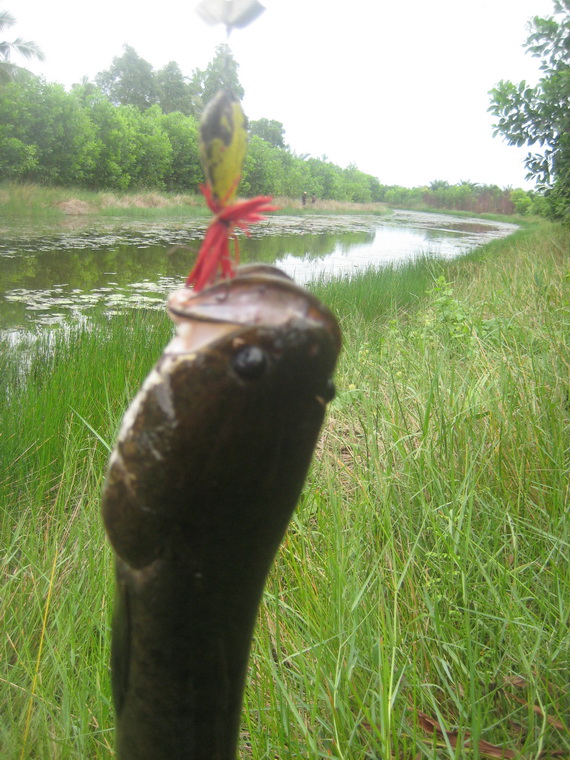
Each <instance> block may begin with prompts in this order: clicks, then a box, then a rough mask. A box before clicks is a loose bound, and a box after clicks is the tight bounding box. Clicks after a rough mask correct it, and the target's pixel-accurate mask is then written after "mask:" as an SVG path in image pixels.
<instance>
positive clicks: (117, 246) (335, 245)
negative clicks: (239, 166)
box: [0, 211, 517, 334]
mask: <svg viewBox="0 0 570 760" xmlns="http://www.w3.org/2000/svg"><path fill="white" fill-rule="evenodd" d="M207 223H208V220H207V219H193V220H188V219H185V220H180V219H179V220H171V221H168V222H164V221H161V222H160V223H157V222H145V221H140V220H137V221H125V220H122V221H117V220H115V221H113V222H110V221H108V220H97V221H95V222H94V221H86V220H85V218H81V219H77V218H69V220H66V221H65V222H63V223H60V224H57V225H56V224H49V225H41V224H34V225H31V226H28V227H25V226H22V225H20V226H18V227H16V226H12V225H6V224H3V223H2V221H1V220H0V330H2V331H4V332H6V331H7V332H9V333H16V334H17V333H19V332H20V331H22V330H24V331H27V330H30V329H32V330H33V329H34V328H36V327H41V326H46V325H53V324H58V323H61V322H68V321H70V319H71V320H72V321H82V320H84V319H85V318H86V317H87V316H88V314H89V310H90V309H93V308H94V307H99V308H102V309H103V310H104V311H105V312H106V313H108V314H114V313H118V312H122V311H125V310H126V309H132V308H156V309H161V308H163V306H164V299H165V296H166V295H167V294H168V293H169V292H170V291H171V290H173V289H174V288H178V287H180V286H181V285H182V284H183V282H184V279H185V277H186V275H187V274H188V272H189V270H190V269H191V267H192V265H193V263H194V260H195V257H196V252H197V250H198V248H199V246H200V241H201V239H202V238H203V235H204V230H205V228H206V225H207ZM515 229H517V227H516V226H515V225H513V224H504V223H500V222H487V221H482V220H479V219H465V218H461V219H457V218H455V217H449V216H445V215H441V214H428V213H420V212H411V211H394V213H393V214H392V215H390V216H388V217H377V216H344V215H342V216H332V215H331V216H305V217H294V216H275V217H273V218H270V219H267V221H265V222H262V223H261V224H258V225H255V226H254V227H252V230H251V232H252V236H251V238H246V237H244V236H243V235H242V236H240V252H241V261H242V262H250V261H263V262H267V263H272V264H276V266H278V267H280V268H281V269H283V270H284V271H285V272H287V273H288V274H290V275H291V276H293V277H294V278H295V279H296V280H297V282H299V283H301V284H308V283H310V281H311V280H313V279H315V278H322V277H325V278H328V277H339V276H345V277H346V276H351V275H353V274H355V273H358V272H361V271H363V270H366V269H368V268H369V267H375V268H380V267H382V266H385V265H386V264H388V263H393V262H403V261H406V260H410V259H413V258H415V257H417V256H419V255H425V254H428V255H431V256H440V257H444V258H452V257H454V256H458V255H461V254H463V253H466V252H468V251H470V250H472V249H473V248H475V247H476V246H478V245H481V244H483V243H486V242H488V241H489V240H492V239H494V238H499V237H504V236H506V235H509V234H510V233H511V232H513V231H514V230H515Z"/></svg>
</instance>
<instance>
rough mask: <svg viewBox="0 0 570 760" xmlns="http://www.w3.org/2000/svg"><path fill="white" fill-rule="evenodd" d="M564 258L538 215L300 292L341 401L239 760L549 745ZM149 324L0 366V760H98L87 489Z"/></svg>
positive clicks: (105, 631)
mask: <svg viewBox="0 0 570 760" xmlns="http://www.w3.org/2000/svg"><path fill="white" fill-rule="evenodd" d="M569 252H570V233H569V232H568V230H564V229H563V228H561V227H558V226H553V225H544V226H542V227H540V228H539V229H538V230H534V231H525V232H522V233H519V234H518V235H516V236H513V237H512V238H509V239H506V240H503V241H499V242H497V243H494V244H492V245H491V246H488V247H486V248H484V249H482V250H481V251H480V252H479V253H477V254H473V255H470V256H468V257H464V258H461V259H458V260H456V261H453V262H449V263H441V262H439V263H438V262H435V261H433V260H426V259H423V260H420V261H418V262H416V263H415V264H411V265H408V266H406V267H402V268H393V269H390V270H387V271H386V272H384V273H381V274H378V273H376V274H372V273H368V274H365V275H364V276H362V277H359V278H354V279H352V280H350V281H343V282H333V283H328V284H325V283H321V284H319V285H317V286H315V289H316V290H317V291H318V292H319V295H320V296H321V297H322V298H324V300H325V301H326V302H327V303H329V304H331V305H332V307H333V309H334V310H335V311H336V312H337V313H338V315H339V319H340V320H341V323H342V327H343V332H344V349H343V354H342V359H341V362H340V366H339V369H338V373H337V378H336V384H337V397H336V399H335V400H334V401H333V402H332V404H331V407H330V412H329V415H328V418H327V422H326V424H325V429H324V431H323V436H322V439H321V442H320V444H319V446H318V449H317V452H316V456H315V460H314V464H313V466H312V469H311V472H310V476H309V479H308V482H307V484H306V487H305V489H304V492H303V496H302V499H301V503H300V505H299V508H298V510H297V511H296V513H295V516H294V519H293V521H292V524H291V526H290V529H289V531H288V534H287V537H286V540H285V542H284V545H283V546H282V547H281V550H280V552H279V555H278V559H277V561H276V564H275V567H274V568H273V570H272V573H271V575H270V579H269V582H268V585H267V588H266V591H265V595H264V602H263V605H262V609H261V612H260V618H259V624H258V627H257V629H256V634H255V640H254V643H253V649H252V658H251V668H250V678H249V683H248V687H247V690H246V698H245V708H244V713H243V725H242V742H241V756H242V758H250V757H251V758H255V760H269V759H270V758H271V759H272V760H273V758H283V759H285V758H289V757H303V758H310V759H311V760H313V759H315V760H316V759H317V758H332V759H333V760H341V759H342V760H353V759H354V758H380V757H381V758H386V760H388V758H398V760H405V759H406V758H410V759H412V758H426V759H427V758H450V759H451V758H464V757H465V758H467V757H474V758H478V757H505V758H508V757H519V756H524V757H538V756H539V755H540V756H541V757H548V756H551V755H552V754H553V753H555V752H556V753H559V755H560V754H563V753H568V752H569V751H570V734H569V732H568V723H567V706H568V691H567V688H568V651H569V644H570V640H569V633H568V631H569V625H568V623H569V617H570V593H569V590H570V589H569V586H570V582H569V573H568V548H569V540H570V535H569V524H570V523H569V520H568V504H570V499H569V493H568V482H569V478H568V474H569V458H568V440H569V433H570V404H569V401H568V379H569V378H568V367H569V366H570V350H569V345H568V319H569V317H570V311H569V304H570V278H569V277H568V272H569V271H570V270H569V264H570V260H569V259H570V256H569ZM170 335H171V327H170V325H169V323H168V320H167V319H166V318H165V316H164V315H162V314H159V313H155V312H139V311H137V312H134V313H133V314H131V315H128V316H118V317H114V318H113V319H111V320H107V319H106V318H105V317H104V316H103V315H99V316H98V317H96V318H94V319H93V321H92V323H91V324H90V326H89V328H83V329H81V330H75V329H70V330H69V331H67V332H64V331H54V332H52V333H43V334H41V335H40V336H38V338H37V339H36V340H34V341H33V342H30V343H28V344H25V345H19V346H16V347H6V346H4V347H3V348H4V349H6V350H2V352H1V353H0V356H1V360H0V361H1V366H0V370H1V372H2V377H3V379H4V384H5V389H6V392H5V394H4V395H3V396H2V399H1V401H0V405H1V406H0V415H1V418H2V429H1V431H0V435H1V437H0V447H1V450H2V461H3V466H2V470H1V474H0V489H1V490H0V496H1V509H2V520H1V540H2V545H3V547H4V553H3V557H2V560H1V567H2V578H3V593H2V600H1V602H0V604H1V605H2V606H1V615H2V620H3V628H4V630H5V636H3V637H2V652H1V653H0V659H1V662H2V666H1V669H0V701H1V703H2V705H3V709H2V719H1V720H0V755H1V756H2V757H3V758H4V757H5V758H38V759H40V758H41V759H42V760H43V759H44V758H46V757H50V758H57V759H58V760H59V759H60V758H61V759H62V760H63V759H65V760H68V759H69V760H70V759H71V758H73V759H74V760H85V758H110V757H113V750H112V747H113V731H112V725H113V716H112V708H111V702H110V683H109V666H108V663H109V637H110V610H111V597H112V588H113V578H112V561H111V553H110V550H109V548H108V546H107V543H106V541H105V538H104V534H103V528H102V525H101V520H100V516H99V495H100V489H101V482H102V477H103V471H104V464H105V461H106V458H107V455H108V447H109V446H110V444H111V442H112V440H113V439H114V436H115V434H116V430H117V426H118V423H119V419H120V417H121V415H122V413H123V411H124V409H125V407H126V405H127V403H128V402H129V400H130V399H131V398H132V396H133V394H134V392H135V390H136V388H137V387H138V385H139V383H140V382H141V380H142V378H143V377H144V375H145V374H146V373H147V372H148V370H149V368H150V367H151V366H152V364H153V362H154V361H155V359H156V358H157V357H158V356H159V355H160V353H161V350H162V347H163V346H164V344H165V343H166V341H167V340H168V339H169V337H170ZM467 740H468V741H469V743H470V744H469V746H464V743H465V742H466V741H467ZM484 742H487V744H485V743H484ZM541 753H543V754H542V755H541Z"/></svg>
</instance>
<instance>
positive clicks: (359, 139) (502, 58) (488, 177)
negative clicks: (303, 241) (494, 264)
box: [0, 0, 553, 189]
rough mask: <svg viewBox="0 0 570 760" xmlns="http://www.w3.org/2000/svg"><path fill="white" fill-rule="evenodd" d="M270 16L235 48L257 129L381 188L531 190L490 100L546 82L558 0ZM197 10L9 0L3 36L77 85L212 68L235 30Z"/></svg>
mask: <svg viewBox="0 0 570 760" xmlns="http://www.w3.org/2000/svg"><path fill="white" fill-rule="evenodd" d="M261 1H262V2H263V4H264V5H265V8H266V10H265V11H264V13H262V15H261V16H259V18H258V19H257V20H255V21H254V22H253V23H252V24H251V25H250V26H249V27H247V28H245V29H241V30H240V29H237V30H234V31H232V33H231V35H230V38H229V45H230V48H231V50H232V53H233V55H234V58H235V59H236V61H237V62H238V64H239V66H240V68H239V78H240V82H241V84H242V86H243V87H244V89H245V97H244V100H243V106H244V110H245V112H246V114H247V116H248V117H249V118H250V119H260V118H267V119H276V120H277V121H280V122H282V123H283V125H284V128H285V141H286V143H287V144H288V145H289V146H290V148H291V150H293V151H294V152H295V153H297V154H298V155H310V156H314V157H316V158H322V157H323V156H325V157H326V158H327V160H329V161H332V162H333V163H335V164H338V165H339V166H342V167H345V166H348V165H349V164H356V166H357V167H358V168H359V169H361V170H362V171H364V172H366V173H368V174H372V175H373V176H375V177H378V179H379V180H380V182H381V183H382V184H389V185H391V184H396V185H403V186H406V187H414V186H421V185H425V184H429V183H430V182H431V181H433V180H447V181H448V182H450V183H456V182H460V181H462V180H468V181H470V182H478V183H483V184H497V185H499V186H500V187H523V188H527V189H528V188H532V186H533V184H532V182H528V181H526V180H525V174H526V171H525V169H524V165H523V159H524V156H525V155H526V153H527V151H526V150H525V149H524V148H523V149H519V148H516V147H514V146H509V145H508V144H507V143H506V142H504V140H503V139H502V138H501V136H497V137H495V138H493V128H492V123H493V117H492V115H491V114H489V113H487V108H488V107H489V102H490V100H489V95H488V91H489V90H490V89H491V88H492V87H493V86H495V85H496V84H497V83H498V82H499V81H500V80H501V79H508V80H511V81H513V82H517V83H518V82H519V81H521V80H523V79H525V80H526V81H527V82H529V83H531V84H534V83H536V81H537V80H538V78H539V76H540V73H539V61H538V60H537V59H535V58H533V57H532V56H530V55H528V54H525V52H524V48H523V43H524V41H525V39H526V37H527V34H528V32H527V22H528V21H529V19H530V18H532V17H533V16H535V15H538V16H550V15H552V13H553V3H552V0H477V2H474V0H404V1H402V0H348V1H347V0H313V1H312V2H311V0H261ZM196 4H197V2H196V0H186V1H185V2H182V1H181V0H160V2H150V1H149V0H97V2H96V3H81V2H78V0H51V2H49V3H48V2H46V0H0V8H1V9H2V10H8V11H10V12H11V13H12V15H14V16H15V17H16V20H17V23H16V25H14V26H13V27H11V28H10V29H9V30H8V31H7V32H6V33H4V35H3V37H4V38H5V39H8V40H12V39H14V38H15V37H22V38H23V39H25V40H33V41H34V42H36V43H38V45H39V46H40V47H41V49H42V50H43V52H44V54H45V57H46V59H45V61H44V62H26V61H25V60H22V59H18V60H16V58H14V59H13V60H14V62H17V63H19V64H20V65H25V66H26V67H27V68H29V69H31V70H32V71H33V72H34V73H36V74H42V75H43V76H45V78H46V79H47V80H48V81H50V82H59V83H61V84H63V85H65V87H66V88H69V87H70V86H71V85H72V84H73V83H74V82H78V81H80V80H81V78H82V77H84V76H87V77H88V78H89V79H92V78H94V77H95V75H96V74H97V73H98V72H99V71H102V70H104V69H107V68H109V66H110V65H111V62H112V59H113V57H115V56H120V55H121V54H122V52H123V45H124V44H128V45H131V46H132V47H133V48H134V49H135V50H136V51H137V53H138V54H139V55H140V56H142V57H143V58H144V59H146V60H147V61H149V62H150V63H151V64H152V65H153V67H154V68H155V69H158V68H161V67H162V66H164V65H165V64H166V63H168V62H169V61H176V62H177V63H178V65H179V66H180V68H181V70H182V72H183V73H184V74H185V75H188V76H189V75H191V73H192V71H193V70H194V69H196V68H200V69H205V68H206V66H207V65H208V63H209V62H210V61H211V60H212V58H213V56H214V54H215V48H216V46H217V45H219V44H221V43H223V42H226V41H228V40H227V38H226V32H225V28H224V27H222V26H215V27H210V26H208V25H206V24H205V23H204V22H203V21H202V20H201V19H200V17H199V16H198V15H197V14H196V12H195V6H196Z"/></svg>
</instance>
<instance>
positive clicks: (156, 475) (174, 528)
mask: <svg viewBox="0 0 570 760" xmlns="http://www.w3.org/2000/svg"><path fill="white" fill-rule="evenodd" d="M168 312H169V314H170V316H171V318H172V319H173V321H174V322H175V323H176V325H177V331H176V335H175V337H174V338H173V339H172V341H171V342H170V344H169V345H168V346H167V347H166V349H165V351H164V353H163V355H162V357H161V358H160V359H159V361H158V363H157V365H156V367H155V369H154V370H153V371H152V372H151V374H150V375H149V377H148V378H147V380H146V381H145V383H144V385H143V387H142V389H141V391H140V392H139V394H138V396H137V398H136V399H135V400H134V402H133V404H132V406H131V408H130V410H129V411H128V412H127V414H126V415H125V420H124V422H123V426H122V428H121V432H120V434H119V440H118V444H117V447H116V449H115V452H114V454H113V455H112V458H111V464H110V468H109V475H108V484H107V488H106V494H107V497H106V498H104V504H103V514H104V517H105V522H106V527H107V531H108V533H109V537H110V539H111V542H112V543H113V546H114V548H115V550H116V551H117V553H118V554H119V556H121V557H122V558H123V559H124V560H125V561H127V562H128V563H129V564H131V565H132V566H135V567H140V566H144V565H145V564H147V563H148V562H149V561H152V560H153V559H154V558H155V557H156V556H158V555H159V554H161V552H164V551H169V550H172V542H173V540H175V539H176V540H180V541H182V542H186V545H188V542H189V543H190V545H192V542H193V541H197V540H198V539H196V538H195V537H196V536H200V539H199V542H200V545H201V546H202V548H204V547H208V548H207V549H206V548H204V551H205V552H209V551H223V552H230V553H231V552H232V551H233V548H232V547H233V545H234V543H235V545H238V544H239V545H241V546H244V545H245V547H246V548H245V550H244V551H250V550H251V551H253V549H254V547H255V546H257V545H259V543H260V542H261V543H264V544H265V545H266V546H267V547H268V556H269V555H271V556H272V554H273V553H274V551H275V549H276V546H277V545H278V543H279V540H280V539H281V536H282V534H283V531H284V530H285V527H286V525H287V522H288V520H289V518H290V515H291V511H292V508H293V507H294V505H295V503H296V500H297V498H298V496H299V493H300V491H301V488H302V485H303V482H304V479H305V476H306V473H307V469H308V466H309V463H310V460H311V456H312V452H313V449H314V446H315V443H316V440H317V437H318V434H319V431H320V428H321V425H322V422H323V419H324V414H325V407H326V404H327V403H328V402H329V401H330V400H331V399H332V397H333V396H334V385H333V381H332V375H333V372H334V368H335V364H336V360H337V357H338V353H339V350H340V346H341V338H340V331H339V327H338V324H337V322H336V319H335V318H334V316H333V315H332V313H331V312H330V311H329V310H328V309H327V308H326V307H325V306H323V305H322V304H321V303H320V302H319V301H318V299H317V298H315V297H314V296H313V295H311V294H310V293H309V292H308V291H306V290H304V289H303V288H300V287H299V286H298V285H296V284H295V283H294V282H293V281H292V280H291V279H290V278H288V277H287V276H286V275H283V274H282V273H281V272H279V270H276V269H275V268H273V267H265V266H254V267H242V268H240V269H238V273H237V276H236V277H235V279H232V280H224V281H221V282H218V283H217V284H215V285H213V286H212V287H210V288H208V289H207V290H203V291H201V292H200V293H195V292H194V291H192V290H191V289H188V288H183V289H181V290H178V291H175V292H174V293H173V294H172V295H171V296H170V298H169V300H168ZM119 492H120V493H119ZM119 504H120V505H121V506H120V507H119V506H118V505H119ZM228 525H230V526H234V529H233V530H234V532H233V533H232V530H230V531H228ZM236 532H238V533H240V534H241V539H242V540H241V541H240V542H237V541H236V542H234V541H233V538H235V536H236ZM224 536H225V537H226V538H224ZM232 536H233V538H232ZM220 542H222V543H220ZM224 542H225V543H224ZM228 542H229V543H228ZM222 544H223V545H222ZM226 544H227V545H226ZM230 544H231V545H230ZM165 547H169V549H167V548H165ZM248 547H249V549H248ZM192 551H197V552H198V553H199V552H200V551H201V549H199V548H197V547H196V546H194V548H193V549H192ZM235 559H236V561H239V558H238V557H236V558H235Z"/></svg>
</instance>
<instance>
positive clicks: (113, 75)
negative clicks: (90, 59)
mask: <svg viewBox="0 0 570 760" xmlns="http://www.w3.org/2000/svg"><path fill="white" fill-rule="evenodd" d="M123 49H124V51H125V52H124V53H123V55H122V56H120V57H115V58H113V62H112V63H111V67H110V68H109V69H107V70H106V71H100V72H99V73H98V74H97V76H96V77H95V82H96V83H97V85H98V86H99V87H100V88H101V90H102V91H103V92H104V93H105V95H107V97H108V98H109V100H110V101H111V103H114V104H115V105H122V106H135V108H138V109H139V110H141V111H144V110H146V109H147V108H150V107H151V106H152V105H154V104H156V103H158V96H157V91H156V82H155V75H154V71H153V70H152V65H151V64H150V63H149V62H148V61H145V60H144V58H141V57H140V55H139V54H138V53H137V51H136V50H135V49H134V48H132V47H131V46H130V45H124V46H123Z"/></svg>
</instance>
